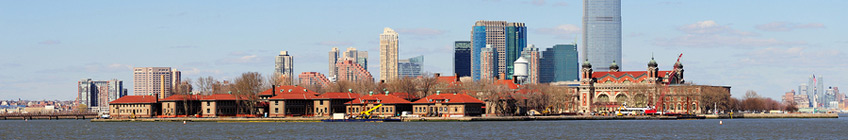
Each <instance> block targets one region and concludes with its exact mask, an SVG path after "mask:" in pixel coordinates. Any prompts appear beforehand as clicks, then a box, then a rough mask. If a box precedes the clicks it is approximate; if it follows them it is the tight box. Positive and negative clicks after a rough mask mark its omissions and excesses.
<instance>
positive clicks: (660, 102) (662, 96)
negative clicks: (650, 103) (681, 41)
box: [656, 53, 683, 112]
mask: <svg viewBox="0 0 848 140" xmlns="http://www.w3.org/2000/svg"><path fill="white" fill-rule="evenodd" d="M681 57H683V53H680V55H679V56H677V62H675V64H677V63H680V58H681ZM674 75H677V67H673V68H672V70H671V73H669V75H668V76H669V77H666V78H669V81H668V82H661V83H663V90H662V92H660V99H659V100H658V102H657V105H656V106H658V107H657V108H656V109H658V110H660V112H665V108H666V107H665V94H666V93H667V92H669V89H668V86H669V85H670V84H671V82H672V81H671V78H672V76H674Z"/></svg>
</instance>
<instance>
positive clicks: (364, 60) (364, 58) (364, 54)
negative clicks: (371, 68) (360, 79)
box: [356, 51, 368, 70]
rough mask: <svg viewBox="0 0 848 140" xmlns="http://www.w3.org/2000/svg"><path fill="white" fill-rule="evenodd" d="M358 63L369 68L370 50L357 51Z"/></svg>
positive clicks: (366, 68)
mask: <svg viewBox="0 0 848 140" xmlns="http://www.w3.org/2000/svg"><path fill="white" fill-rule="evenodd" d="M356 63H357V64H359V65H361V66H362V68H365V70H368V51H358V52H356Z"/></svg>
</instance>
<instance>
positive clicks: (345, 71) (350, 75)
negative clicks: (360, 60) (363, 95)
mask: <svg viewBox="0 0 848 140" xmlns="http://www.w3.org/2000/svg"><path fill="white" fill-rule="evenodd" d="M336 68H338V70H336V71H338V72H339V73H338V74H339V75H338V77H337V78H336V81H351V82H360V81H374V78H373V77H372V76H371V73H368V71H367V70H365V68H362V66H361V65H359V64H356V63H354V62H353V61H352V60H344V61H342V62H339V63H336Z"/></svg>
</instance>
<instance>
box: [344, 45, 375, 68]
mask: <svg viewBox="0 0 848 140" xmlns="http://www.w3.org/2000/svg"><path fill="white" fill-rule="evenodd" d="M344 60H351V61H353V62H354V63H356V64H359V65H361V66H362V67H363V68H365V70H368V51H358V50H356V48H353V47H350V48H347V50H345V51H344V52H343V53H342V58H340V60H338V61H344Z"/></svg>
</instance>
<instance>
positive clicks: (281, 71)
mask: <svg viewBox="0 0 848 140" xmlns="http://www.w3.org/2000/svg"><path fill="white" fill-rule="evenodd" d="M274 74H277V75H279V76H282V77H283V80H285V81H284V82H283V83H292V82H294V57H292V56H291V55H289V51H280V55H277V57H276V59H275V65H274Z"/></svg>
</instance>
